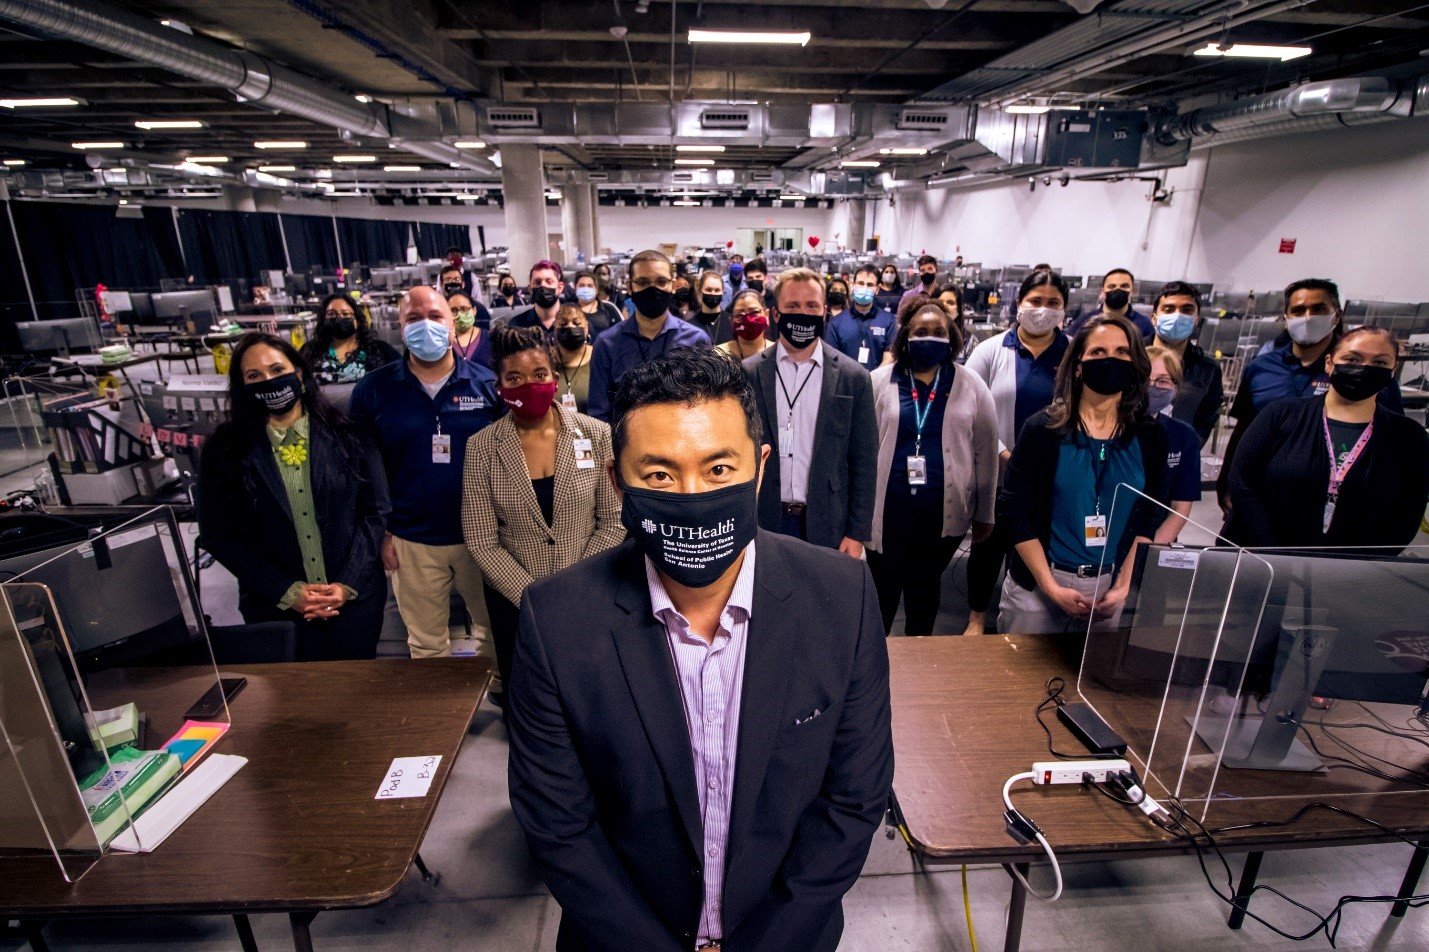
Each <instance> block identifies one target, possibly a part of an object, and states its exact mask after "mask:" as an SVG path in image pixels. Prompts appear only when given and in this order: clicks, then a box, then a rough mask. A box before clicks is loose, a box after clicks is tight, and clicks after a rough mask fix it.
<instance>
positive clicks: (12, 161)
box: [5, 159, 25, 167]
mask: <svg viewBox="0 0 1429 952" xmlns="http://www.w3.org/2000/svg"><path fill="white" fill-rule="evenodd" d="M5 164H6V165H9V166H12V167H13V166H16V165H24V164H25V160H24V159H6V160H5Z"/></svg>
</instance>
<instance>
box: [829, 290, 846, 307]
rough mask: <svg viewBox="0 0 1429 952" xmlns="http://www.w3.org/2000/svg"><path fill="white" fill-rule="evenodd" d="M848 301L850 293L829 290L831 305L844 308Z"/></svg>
mask: <svg viewBox="0 0 1429 952" xmlns="http://www.w3.org/2000/svg"><path fill="white" fill-rule="evenodd" d="M847 303H848V295H847V294H844V293H842V292H840V291H830V292H829V307H833V308H842V307H843V306H844V305H845V304H847Z"/></svg>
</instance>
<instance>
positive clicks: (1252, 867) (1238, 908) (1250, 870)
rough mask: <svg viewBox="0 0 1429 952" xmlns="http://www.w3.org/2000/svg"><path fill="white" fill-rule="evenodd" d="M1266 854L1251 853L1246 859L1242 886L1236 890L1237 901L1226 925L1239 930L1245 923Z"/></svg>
mask: <svg viewBox="0 0 1429 952" xmlns="http://www.w3.org/2000/svg"><path fill="white" fill-rule="evenodd" d="M1264 858H1265V854H1264V853H1250V854H1247V856H1246V858H1245V867H1244V868H1243V869H1241V871H1240V885H1238V886H1236V889H1235V901H1234V902H1233V903H1232V904H1231V905H1232V906H1233V908H1232V909H1231V917H1230V919H1228V920H1227V921H1226V925H1228V926H1230V927H1231V928H1232V929H1239V928H1240V927H1241V925H1242V924H1243V923H1244V922H1245V911H1246V909H1247V908H1248V907H1249V906H1250V893H1251V890H1253V889H1254V888H1255V878H1256V877H1257V876H1259V875H1260V861H1261V860H1263V859H1264Z"/></svg>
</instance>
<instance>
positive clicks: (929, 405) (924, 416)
mask: <svg viewBox="0 0 1429 952" xmlns="http://www.w3.org/2000/svg"><path fill="white" fill-rule="evenodd" d="M942 376H943V368H942V367H939V368H938V372H937V373H935V374H934V375H933V382H932V384H931V385H929V387H928V401H927V402H926V403H924V404H922V405H921V406H920V405H919V403H918V381H917V380H916V379H915V378H914V376H913V371H911V370H910V371H908V389H909V390H911V391H912V392H913V423H914V425H915V426H917V427H918V433H917V435H916V437H915V439H914V444H913V455H914V456H922V455H923V424H925V423H927V422H928V414H929V413H932V412H933V398H934V397H936V396H937V395H938V381H939V380H940V379H941V378H942Z"/></svg>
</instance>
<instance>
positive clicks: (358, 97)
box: [352, 93, 372, 102]
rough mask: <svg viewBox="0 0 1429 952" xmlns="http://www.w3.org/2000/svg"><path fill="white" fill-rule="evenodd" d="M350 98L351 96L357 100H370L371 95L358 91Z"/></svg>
mask: <svg viewBox="0 0 1429 952" xmlns="http://www.w3.org/2000/svg"><path fill="white" fill-rule="evenodd" d="M352 98H353V99H356V100H357V101H358V102H371V101H372V97H371V96H369V95H367V94H366V93H358V94H357V95H356V96H353V97H352Z"/></svg>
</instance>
